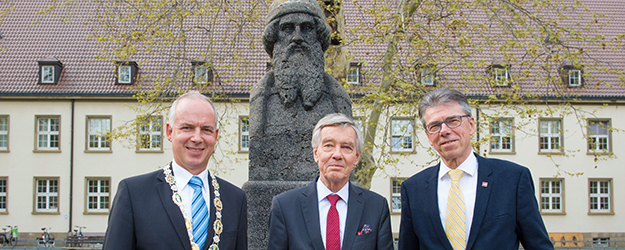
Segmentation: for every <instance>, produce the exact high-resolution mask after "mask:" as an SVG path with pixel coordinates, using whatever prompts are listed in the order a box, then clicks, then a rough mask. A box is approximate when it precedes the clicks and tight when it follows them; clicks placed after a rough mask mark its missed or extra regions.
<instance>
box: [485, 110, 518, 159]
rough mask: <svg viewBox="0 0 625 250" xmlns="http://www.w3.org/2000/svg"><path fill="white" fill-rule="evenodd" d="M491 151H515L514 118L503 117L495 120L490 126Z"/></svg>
mask: <svg viewBox="0 0 625 250" xmlns="http://www.w3.org/2000/svg"><path fill="white" fill-rule="evenodd" d="M490 134H491V141H490V151H491V152H497V153H499V152H505V153H510V152H514V149H513V148H512V119H511V118H503V119H499V120H495V121H493V122H492V123H491V126H490Z"/></svg>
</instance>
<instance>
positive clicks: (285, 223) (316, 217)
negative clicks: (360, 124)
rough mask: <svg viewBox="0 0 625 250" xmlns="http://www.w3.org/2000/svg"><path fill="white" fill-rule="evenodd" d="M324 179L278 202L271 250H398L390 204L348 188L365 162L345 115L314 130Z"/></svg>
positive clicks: (271, 224) (322, 122) (316, 154)
mask: <svg viewBox="0 0 625 250" xmlns="http://www.w3.org/2000/svg"><path fill="white" fill-rule="evenodd" d="M312 147H313V155H314V159H315V161H316V162H317V163H318V165H319V172H320V174H319V177H318V178H316V180H315V181H314V182H312V183H311V184H310V185H308V186H305V187H302V188H298V189H293V190H290V191H287V192H284V193H282V194H280V195H278V196H276V197H274V198H273V204H272V206H271V216H270V219H269V245H268V247H267V249H268V250H282V249H315V250H324V249H325V250H340V249H342V250H351V249H353V250H368V249H384V250H391V249H393V242H392V241H393V239H392V234H391V222H390V218H389V208H388V203H387V201H386V199H385V198H384V197H382V196H380V195H378V194H376V193H374V192H371V191H369V190H365V189H362V188H360V187H356V186H354V185H353V184H351V183H349V176H350V174H351V172H352V169H353V168H354V166H355V165H356V163H358V160H359V159H360V153H361V150H362V136H361V134H360V130H359V129H358V128H357V127H356V125H355V124H354V121H352V120H351V119H350V118H348V117H347V116H345V115H344V114H338V113H337V114H329V115H327V116H325V117H324V118H322V119H321V120H319V122H318V123H317V125H316V126H315V128H314V130H313V135H312Z"/></svg>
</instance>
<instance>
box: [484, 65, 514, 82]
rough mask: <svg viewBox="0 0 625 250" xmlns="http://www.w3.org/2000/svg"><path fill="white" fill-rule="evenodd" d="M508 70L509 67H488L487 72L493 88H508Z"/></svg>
mask: <svg viewBox="0 0 625 250" xmlns="http://www.w3.org/2000/svg"><path fill="white" fill-rule="evenodd" d="M509 69H510V65H501V64H493V65H490V66H488V68H487V72H488V74H489V75H490V77H491V80H492V82H493V84H494V85H495V86H498V87H507V86H510V74H509V72H508V71H509Z"/></svg>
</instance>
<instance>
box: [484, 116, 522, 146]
mask: <svg viewBox="0 0 625 250" xmlns="http://www.w3.org/2000/svg"><path fill="white" fill-rule="evenodd" d="M506 121H509V122H510V128H509V130H510V132H509V134H504V133H502V132H501V131H502V126H501V125H502V123H504V122H506ZM495 123H496V124H498V127H499V133H497V134H495V133H493V128H494V127H493V125H494V124H495ZM489 133H490V136H491V138H490V143H489V144H488V145H489V149H490V154H515V153H516V151H515V138H514V118H513V117H501V118H497V119H495V120H493V121H492V122H491V124H490V126H489ZM496 136H499V140H497V141H498V143H499V145H500V146H501V148H493V143H494V142H495V139H494V138H495V137H496ZM504 137H508V138H509V144H510V149H503V144H504V141H503V140H504Z"/></svg>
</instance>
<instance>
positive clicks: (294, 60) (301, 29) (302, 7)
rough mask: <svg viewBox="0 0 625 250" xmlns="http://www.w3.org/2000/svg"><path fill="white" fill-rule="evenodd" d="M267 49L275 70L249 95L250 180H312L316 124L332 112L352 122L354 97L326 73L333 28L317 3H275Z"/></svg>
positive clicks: (301, 0) (279, 0)
mask: <svg viewBox="0 0 625 250" xmlns="http://www.w3.org/2000/svg"><path fill="white" fill-rule="evenodd" d="M263 44H264V46H265V51H267V53H269V56H271V60H272V63H273V70H272V71H270V72H268V73H267V74H266V75H265V76H264V77H263V78H262V79H261V80H260V81H259V82H258V84H256V85H255V86H254V88H253V89H252V91H251V95H250V141H251V142H250V179H251V180H304V181H310V180H311V179H312V178H314V177H315V176H317V174H318V173H317V171H318V170H317V167H316V166H317V165H316V164H315V162H314V160H313V156H312V148H311V145H310V139H311V133H312V130H313V128H314V127H315V124H316V123H317V121H319V119H321V118H322V117H324V116H325V115H326V114H330V113H343V114H345V115H347V116H348V117H352V110H351V101H350V98H349V95H348V94H347V92H346V91H345V90H344V89H343V88H342V87H341V86H340V85H339V83H338V82H337V81H336V80H335V79H334V78H333V77H332V76H330V75H329V74H328V73H326V72H325V71H324V62H325V61H324V60H325V59H324V55H323V53H324V52H325V50H326V49H327V48H328V46H329V45H330V29H329V27H328V26H327V25H326V22H325V15H324V13H323V10H322V9H321V7H320V6H319V4H318V3H317V1H314V0H277V1H274V2H273V3H272V5H271V8H270V10H269V14H268V16H267V26H266V28H265V33H264V34H263Z"/></svg>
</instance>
